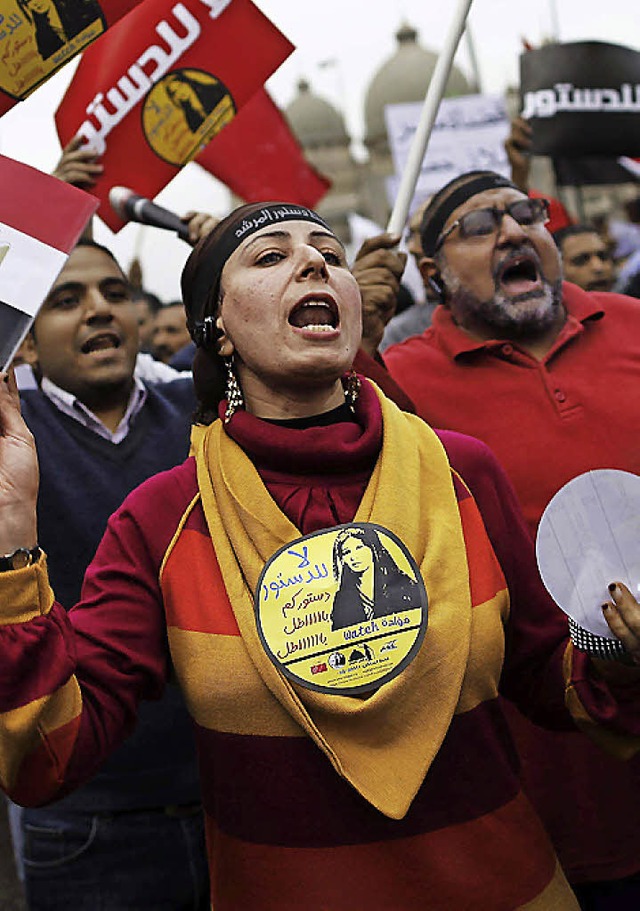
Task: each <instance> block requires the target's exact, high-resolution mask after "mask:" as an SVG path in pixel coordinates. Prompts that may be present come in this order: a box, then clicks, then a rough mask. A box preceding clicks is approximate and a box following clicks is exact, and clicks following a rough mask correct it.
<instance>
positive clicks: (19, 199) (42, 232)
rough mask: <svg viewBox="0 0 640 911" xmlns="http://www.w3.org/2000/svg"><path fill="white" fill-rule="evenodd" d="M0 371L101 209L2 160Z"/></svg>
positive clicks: (78, 193)
mask: <svg viewBox="0 0 640 911" xmlns="http://www.w3.org/2000/svg"><path fill="white" fill-rule="evenodd" d="M0 186H2V193H1V194H0V369H1V370H4V369H5V368H6V366H7V365H8V364H9V363H11V360H12V358H13V355H14V354H15V352H16V350H17V349H18V347H19V346H20V343H21V342H22V339H23V338H24V337H25V335H26V334H27V332H28V330H29V327H30V325H31V323H32V322H33V319H34V318H35V316H36V314H37V312H38V310H39V308H40V305H41V304H42V302H43V300H44V298H45V297H46V295H47V292H48V291H49V288H50V287H51V285H52V284H53V282H54V281H55V280H56V277H57V275H58V273H59V272H60V270H61V269H62V267H63V266H64V264H65V262H66V260H67V257H68V256H69V253H71V251H72V250H73V248H74V246H75V245H76V243H77V241H78V238H79V237H80V235H81V234H82V232H83V230H84V227H85V225H86V224H87V222H88V221H89V219H90V218H91V216H92V215H93V213H94V212H95V211H96V209H97V208H98V201H97V199H94V198H93V196H90V195H89V194H88V193H85V192H83V191H82V190H78V189H77V188H76V187H72V186H70V185H69V184H66V183H63V182H62V181H61V180H58V179H57V178H55V177H49V176H48V175H47V174H43V173H42V172H41V171H37V170H36V169H35V168H30V167H28V166H27V165H24V164H20V163H19V162H17V161H14V160H13V159H12V158H6V157H5V156H4V155H0Z"/></svg>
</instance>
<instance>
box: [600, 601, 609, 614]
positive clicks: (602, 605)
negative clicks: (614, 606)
mask: <svg viewBox="0 0 640 911" xmlns="http://www.w3.org/2000/svg"><path fill="white" fill-rule="evenodd" d="M600 606H601V607H602V610H603V611H604V612H605V613H606V612H607V611H608V610H610V609H611V605H610V604H609V602H608V601H607V602H605V603H604V604H601V605H600Z"/></svg>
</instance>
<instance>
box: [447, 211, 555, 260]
mask: <svg viewBox="0 0 640 911" xmlns="http://www.w3.org/2000/svg"><path fill="white" fill-rule="evenodd" d="M505 215H510V216H511V218H513V219H514V221H517V222H518V224H519V225H522V226H523V227H525V228H526V227H530V226H532V225H545V224H546V223H547V222H548V221H549V200H548V199H518V200H516V201H515V202H512V203H511V205H508V206H507V207H506V208H504V209H497V208H496V207H495V206H490V207H487V208H486V209H474V210H473V211H472V212H467V213H466V215H463V216H462V217H461V218H458V219H457V220H456V221H454V223H453V224H452V225H449V227H448V228H447V230H446V231H444V232H443V233H442V234H441V235H440V237H439V238H438V240H437V243H436V247H435V249H436V251H437V250H439V249H440V247H441V246H442V245H443V243H444V242H445V240H446V239H447V237H448V236H449V235H450V234H451V232H452V231H453V230H454V229H455V228H458V229H459V232H460V237H461V238H462V239H463V240H467V238H469V237H487V236H488V235H489V234H493V233H494V232H495V231H498V230H499V229H500V225H501V224H502V219H503V218H504V217H505Z"/></svg>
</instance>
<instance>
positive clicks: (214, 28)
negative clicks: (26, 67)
mask: <svg viewBox="0 0 640 911" xmlns="http://www.w3.org/2000/svg"><path fill="white" fill-rule="evenodd" d="M292 50H293V46H292V45H291V44H290V42H289V41H288V40H287V39H286V38H285V37H284V35H282V34H281V33H280V32H279V31H278V29H277V28H276V27H275V26H274V25H273V24H272V23H271V22H270V21H269V19H267V18H266V16H264V15H263V14H262V13H261V12H260V11H259V10H258V8H257V7H256V6H254V4H253V3H251V0H181V2H176V0H144V2H143V3H141V4H140V5H139V6H138V7H136V9H135V10H133V11H132V12H131V13H129V15H128V16H127V17H126V18H125V19H123V20H122V21H121V22H119V23H118V24H117V25H116V26H114V28H113V29H111V30H110V32H109V34H108V35H107V36H106V37H105V38H104V39H103V40H102V41H100V42H99V43H98V44H96V45H94V46H93V47H91V48H89V49H88V50H87V52H86V53H85V54H84V56H83V58H82V60H81V61H80V66H79V67H78V69H77V71H76V74H75V76H74V78H73V81H72V82H71V85H70V86H69V88H68V90H67V92H66V94H65V96H64V98H63V99H62V102H61V103H60V106H59V108H58V110H57V112H56V125H57V128H58V135H59V137H60V141H61V143H62V145H63V146H65V145H67V143H68V142H69V140H70V139H71V138H72V137H73V136H74V135H76V134H80V135H81V136H83V137H84V138H85V139H86V140H87V143H88V144H89V146H90V147H91V148H93V149H94V150H95V151H96V153H98V154H99V155H101V156H102V158H101V163H102V165H103V166H104V173H103V175H102V176H101V178H100V179H99V180H98V181H97V183H96V185H95V187H94V188H93V190H92V192H93V193H94V195H95V196H97V197H98V198H99V199H100V200H101V203H102V205H101V207H100V210H99V213H98V214H99V215H100V217H101V218H102V219H103V220H104V221H105V222H106V224H107V225H108V226H109V227H110V228H111V229H112V230H113V231H118V230H119V229H120V228H121V227H122V226H123V222H122V221H121V220H120V219H119V218H118V217H117V216H116V215H115V213H114V212H113V210H112V209H111V206H110V205H109V202H108V194H109V190H110V189H111V187H113V186H128V187H132V188H134V189H135V191H136V193H139V194H141V195H142V196H147V197H149V198H153V197H154V196H155V195H156V194H157V193H159V191H160V190H161V189H162V188H163V187H164V186H165V185H166V184H167V183H169V181H170V180H171V178H172V177H174V176H175V174H177V172H178V170H179V169H180V168H181V167H182V166H183V165H185V164H186V163H187V162H188V161H190V160H191V159H192V158H194V157H195V156H196V155H197V154H198V153H199V152H200V151H201V150H202V148H203V147H204V146H205V145H206V144H207V143H208V142H209V141H210V140H211V139H212V138H213V136H215V135H216V134H217V133H218V132H219V131H220V130H221V129H222V128H223V127H224V126H225V125H226V124H228V123H230V122H232V121H233V119H234V118H235V115H236V112H237V111H238V110H240V109H241V108H242V106H243V105H244V104H246V103H247V102H248V101H249V99H250V98H251V97H252V96H253V95H254V94H255V93H256V91H257V90H258V89H259V88H261V87H262V85H263V84H264V82H265V80H266V79H267V78H268V77H269V76H270V75H271V74H272V73H273V72H274V70H275V69H276V68H277V67H278V66H279V65H280V64H281V63H282V61H283V60H285V59H286V58H287V57H288V55H289V54H290V53H291V51H292Z"/></svg>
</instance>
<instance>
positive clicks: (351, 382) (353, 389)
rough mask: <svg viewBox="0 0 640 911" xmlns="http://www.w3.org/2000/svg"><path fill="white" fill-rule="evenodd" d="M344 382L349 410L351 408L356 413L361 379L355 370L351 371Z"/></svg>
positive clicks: (345, 397)
mask: <svg viewBox="0 0 640 911" xmlns="http://www.w3.org/2000/svg"><path fill="white" fill-rule="evenodd" d="M342 382H343V386H344V400H345V402H346V403H347V405H348V406H349V408H351V410H352V411H355V407H356V402H357V401H358V396H359V395H360V377H359V376H358V374H357V373H356V372H355V370H350V371H349V373H348V374H347V376H346V377H345V378H344V379H343V381H342Z"/></svg>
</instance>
